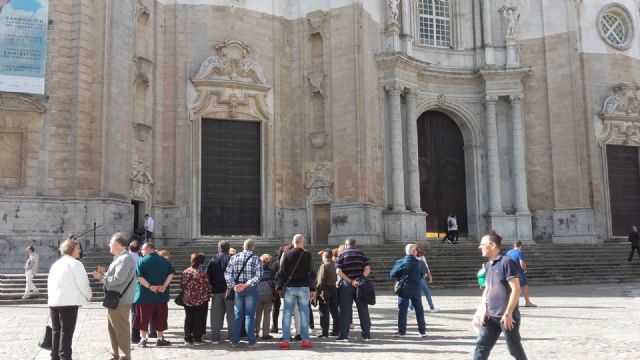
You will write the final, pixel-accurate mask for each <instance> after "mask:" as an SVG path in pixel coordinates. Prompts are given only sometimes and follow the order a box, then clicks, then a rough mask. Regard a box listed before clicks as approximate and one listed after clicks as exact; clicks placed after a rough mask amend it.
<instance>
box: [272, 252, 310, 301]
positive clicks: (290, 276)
mask: <svg viewBox="0 0 640 360" xmlns="http://www.w3.org/2000/svg"><path fill="white" fill-rule="evenodd" d="M303 256H304V250H302V252H301V253H300V256H298V260H297V261H296V264H295V265H294V266H293V270H291V274H289V278H288V279H287V281H286V282H285V283H284V285H283V286H282V289H280V290H279V291H278V295H280V298H281V299H284V293H285V292H286V291H287V286H288V285H289V281H291V278H293V274H295V272H296V270H297V269H298V265H299V264H300V260H302V257H303Z"/></svg>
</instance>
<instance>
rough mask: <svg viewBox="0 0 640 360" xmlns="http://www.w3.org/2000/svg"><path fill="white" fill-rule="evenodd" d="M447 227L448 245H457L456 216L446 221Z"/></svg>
mask: <svg viewBox="0 0 640 360" xmlns="http://www.w3.org/2000/svg"><path fill="white" fill-rule="evenodd" d="M447 226H448V227H449V243H451V244H457V243H458V217H457V216H456V215H451V218H450V219H449V221H447Z"/></svg>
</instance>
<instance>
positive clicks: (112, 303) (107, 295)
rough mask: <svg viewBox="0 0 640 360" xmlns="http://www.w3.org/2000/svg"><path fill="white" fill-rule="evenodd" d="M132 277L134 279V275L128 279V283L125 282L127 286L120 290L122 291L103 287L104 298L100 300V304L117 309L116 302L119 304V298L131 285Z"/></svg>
mask: <svg viewBox="0 0 640 360" xmlns="http://www.w3.org/2000/svg"><path fill="white" fill-rule="evenodd" d="M133 279H135V276H134V277H132V278H131V280H129V283H128V284H127V287H125V288H124V290H122V293H119V292H117V291H115V290H107V289H106V288H105V289H104V299H103V300H102V306H104V307H106V308H107V309H111V310H113V309H117V308H118V304H120V298H121V297H122V294H124V293H126V292H127V289H128V288H129V286H130V285H131V283H132V282H133Z"/></svg>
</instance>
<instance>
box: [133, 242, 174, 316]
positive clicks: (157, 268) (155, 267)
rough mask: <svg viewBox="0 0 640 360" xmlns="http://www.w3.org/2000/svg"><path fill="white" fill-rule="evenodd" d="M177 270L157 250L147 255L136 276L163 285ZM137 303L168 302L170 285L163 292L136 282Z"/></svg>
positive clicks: (135, 301) (139, 262) (141, 260)
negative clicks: (155, 291)
mask: <svg viewBox="0 0 640 360" xmlns="http://www.w3.org/2000/svg"><path fill="white" fill-rule="evenodd" d="M174 273H175V270H173V267H172V266H171V263H170V262H169V260H167V259H165V258H163V257H162V256H160V255H158V254H157V253H155V252H152V253H150V254H147V255H145V256H144V257H143V258H142V259H140V261H138V265H137V267H136V276H139V277H142V278H144V279H145V280H147V282H148V283H149V284H151V285H162V284H164V282H165V280H167V276H169V275H171V274H174ZM133 302H134V303H136V304H147V303H168V302H169V287H167V291H165V292H163V293H154V292H152V291H151V290H149V289H147V288H145V287H142V285H141V284H140V283H137V284H136V294H135V296H134V298H133Z"/></svg>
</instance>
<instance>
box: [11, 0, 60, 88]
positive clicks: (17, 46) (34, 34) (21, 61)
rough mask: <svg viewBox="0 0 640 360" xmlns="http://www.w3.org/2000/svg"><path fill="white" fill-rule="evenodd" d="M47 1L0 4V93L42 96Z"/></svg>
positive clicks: (35, 0) (17, 1)
mask: <svg viewBox="0 0 640 360" xmlns="http://www.w3.org/2000/svg"><path fill="white" fill-rule="evenodd" d="M48 15H49V0H0V91H6V92H18V93H29V94H44V77H45V72H44V70H45V63H46V60H47V56H46V55H47V29H48Z"/></svg>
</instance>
